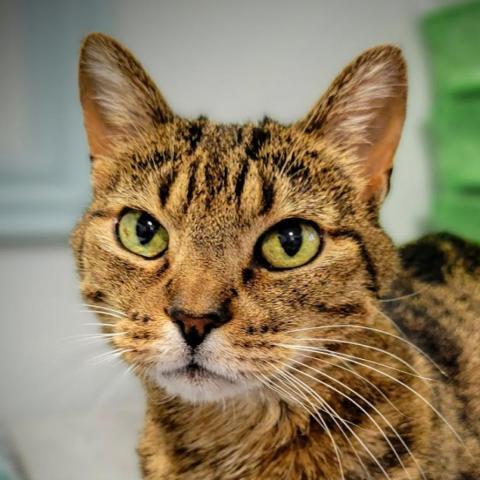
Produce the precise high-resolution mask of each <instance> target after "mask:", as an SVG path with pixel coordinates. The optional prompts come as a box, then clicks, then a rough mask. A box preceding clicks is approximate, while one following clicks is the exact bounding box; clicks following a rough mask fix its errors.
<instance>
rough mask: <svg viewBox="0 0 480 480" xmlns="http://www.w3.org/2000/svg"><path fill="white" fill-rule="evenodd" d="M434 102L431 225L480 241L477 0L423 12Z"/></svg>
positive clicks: (479, 21)
mask: <svg viewBox="0 0 480 480" xmlns="http://www.w3.org/2000/svg"><path fill="white" fill-rule="evenodd" d="M422 29H423V32H424V35H425V38H426V42H427V45H428V47H429V50H430V53H431V64H432V77H433V78H432V80H433V85H434V102H433V111H432V118H431V121H430V123H429V125H430V127H429V136H430V140H431V141H430V143H431V146H432V154H433V159H434V170H435V180H436V187H437V188H436V193H435V198H434V207H433V212H432V213H433V218H432V223H433V227H434V228H435V229H437V230H448V231H451V232H453V233H457V234H459V235H462V236H465V237H468V238H471V239H473V240H478V241H480V2H474V3H468V4H465V5H456V6H451V7H448V8H446V9H442V10H440V11H438V12H436V13H433V14H430V15H429V16H428V17H426V18H425V19H424V21H423V24H422Z"/></svg>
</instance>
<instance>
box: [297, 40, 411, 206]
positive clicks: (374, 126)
mask: <svg viewBox="0 0 480 480" xmlns="http://www.w3.org/2000/svg"><path fill="white" fill-rule="evenodd" d="M406 100H407V69H406V65H405V61H404V59H403V56H402V53H401V51H400V50H399V49H398V48H396V47H393V46H389V45H387V46H380V47H375V48H372V49H370V50H367V51H366V52H364V53H363V54H362V55H360V56H359V57H358V58H357V59H355V60H354V61H353V62H352V63H351V64H350V65H348V66H347V67H346V68H345V69H344V70H343V71H342V73H340V75H339V76H338V77H337V78H336V79H335V81H334V82H333V83H332V85H331V86H330V88H329V89H328V90H327V93H326V94H325V95H324V96H323V97H322V98H321V99H320V101H319V102H318V103H317V104H316V105H315V106H314V108H313V109H312V110H311V111H310V113H309V114H308V115H307V117H306V118H305V119H303V120H302V121H300V122H299V123H298V124H297V127H298V128H300V129H302V131H305V132H307V133H310V134H313V135H316V136H317V137H318V138H322V139H324V140H325V141H327V142H329V143H331V144H332V145H334V146H335V147H336V148H337V149H338V150H339V151H342V152H344V153H347V157H348V158H350V159H351V161H352V163H353V164H354V166H355V167H356V171H357V172H358V175H360V176H361V177H362V178H361V182H360V183H361V185H362V187H361V188H362V196H363V198H364V199H365V200H367V201H371V200H373V201H375V202H376V203H380V202H381V201H382V200H383V198H384V197H385V195H386V194H387V193H388V188H389V181H390V174H391V171H392V165H393V157H394V154H395V150H396V149H397V146H398V143H399V141H400V135H401V132H402V127H403V121H404V118H405V109H406Z"/></svg>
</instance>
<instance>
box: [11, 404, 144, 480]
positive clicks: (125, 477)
mask: <svg viewBox="0 0 480 480" xmlns="http://www.w3.org/2000/svg"><path fill="white" fill-rule="evenodd" d="M140 426H141V413H140V412H139V410H138V409H127V408H121V409H118V408H115V406H110V407H108V408H107V407H105V408H103V409H101V410H98V411H97V412H95V414H94V415H92V414H91V412H90V411H86V412H70V413H69V414H55V415H46V416H42V417H36V418H30V419H29V418H24V419H22V420H21V421H18V422H16V423H15V425H13V426H12V432H13V442H14V446H16V447H18V449H19V451H20V460H21V461H22V463H23V466H24V471H25V473H26V474H27V477H28V479H29V480H47V479H48V480H86V479H88V480H112V479H115V480H136V479H140V474H139V469H138V461H137V457H136V454H135V447H136V439H137V436H138V431H139V428H140Z"/></svg>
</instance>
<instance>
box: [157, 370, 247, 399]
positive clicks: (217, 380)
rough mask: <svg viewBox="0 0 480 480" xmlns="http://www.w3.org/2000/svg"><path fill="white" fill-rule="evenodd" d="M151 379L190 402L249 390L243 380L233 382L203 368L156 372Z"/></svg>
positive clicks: (223, 397)
mask: <svg viewBox="0 0 480 480" xmlns="http://www.w3.org/2000/svg"><path fill="white" fill-rule="evenodd" d="M152 380H153V381H154V382H155V383H157V384H158V386H160V387H162V388H164V389H165V390H166V391H167V393H168V394H170V395H177V396H179V397H181V398H182V399H184V400H187V401H188V402H192V403H205V402H218V401H222V400H224V399H227V398H231V397H235V396H238V395H243V394H245V393H247V392H248V391H249V390H250V388H249V386H248V385H247V384H246V383H244V382H242V383H238V382H234V381H232V380H230V379H228V378H226V377H223V376H220V375H217V374H215V373H213V372H211V371H209V370H205V369H203V368H195V369H191V368H188V367H186V368H182V369H178V370H174V371H171V372H156V374H155V375H154V377H153V378H152Z"/></svg>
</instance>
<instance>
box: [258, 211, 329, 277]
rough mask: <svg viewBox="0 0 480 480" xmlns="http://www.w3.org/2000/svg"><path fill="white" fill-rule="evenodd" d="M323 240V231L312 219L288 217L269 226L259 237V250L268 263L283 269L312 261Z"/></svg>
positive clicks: (261, 256)
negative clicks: (308, 220)
mask: <svg viewBox="0 0 480 480" xmlns="http://www.w3.org/2000/svg"><path fill="white" fill-rule="evenodd" d="M322 243H323V240H322V236H321V233H320V232H319V230H318V228H317V227H316V226H315V225H313V224H312V223H311V222H307V221H305V220H300V219H288V220H284V221H282V222H280V223H278V224H277V225H275V226H274V227H273V228H271V229H270V230H268V231H267V232H266V233H265V234H264V235H263V236H262V237H261V238H260V240H259V243H258V245H257V249H256V250H257V256H259V257H260V260H261V261H262V263H263V264H265V265H266V266H267V267H269V268H273V269H276V270H283V269H288V268H295V267H300V266H302V265H305V264H306V263H308V262H310V261H312V260H313V259H314V258H315V257H316V256H317V254H318V253H319V252H320V249H321V248H322Z"/></svg>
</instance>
